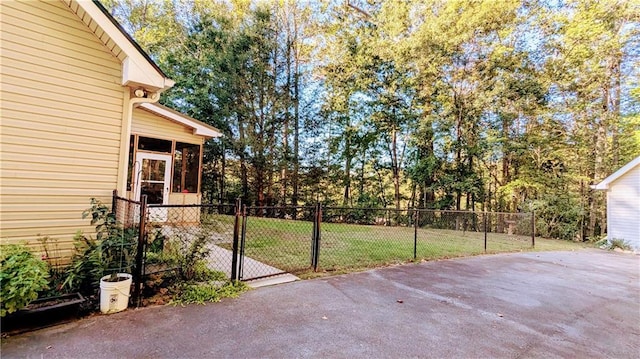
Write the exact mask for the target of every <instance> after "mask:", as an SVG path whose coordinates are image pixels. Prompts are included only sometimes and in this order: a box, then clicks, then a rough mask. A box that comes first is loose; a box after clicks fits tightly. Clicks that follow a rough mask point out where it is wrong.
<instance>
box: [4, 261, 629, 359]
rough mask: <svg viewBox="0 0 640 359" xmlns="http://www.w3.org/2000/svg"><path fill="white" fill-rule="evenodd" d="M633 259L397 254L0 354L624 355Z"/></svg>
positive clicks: (57, 332)
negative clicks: (380, 265) (378, 263)
mask: <svg viewBox="0 0 640 359" xmlns="http://www.w3.org/2000/svg"><path fill="white" fill-rule="evenodd" d="M639 272H640V257H639V256H637V255H630V254H618V253H611V252H604V251H598V250H585V251H577V252H547V253H519V254H503V255H493V256H479V257H473V258H466V259H457V260H444V261H435V262H426V263H422V264H418V265H413V264H409V265H403V266H397V267H391V268H384V269H378V270H372V271H368V272H363V273H356V274H350V275H343V276H336V277H330V278H322V279H315V280H307V281H297V282H293V283H287V284H282V285H278V286H271V287H265V288H260V289H256V290H253V291H250V292H248V293H245V294H244V295H242V296H241V297H240V298H237V299H228V300H224V301H223V302H221V303H216V304H209V305H206V306H198V305H192V306H187V307H184V308H182V307H171V306H163V307H154V308H145V309H139V310H129V311H126V312H123V313H118V314H114V315H109V316H100V315H98V316H94V317H89V318H86V319H83V320H80V321H77V322H74V323H71V324H67V325H62V326H58V327H53V328H48V329H44V330H40V331H36V332H32V333H26V334H22V335H19V336H15V337H10V338H7V339H4V340H3V343H2V358H3V359H4V358H416V357H420V358H424V357H433V358H604V357H613V358H637V357H638V354H639V353H640V278H639Z"/></svg>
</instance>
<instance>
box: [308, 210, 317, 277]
mask: <svg viewBox="0 0 640 359" xmlns="http://www.w3.org/2000/svg"><path fill="white" fill-rule="evenodd" d="M317 235H318V205H317V204H316V205H315V206H314V209H313V229H312V230H311V258H309V259H310V260H311V267H313V268H314V269H313V270H314V271H315V268H316V237H317Z"/></svg>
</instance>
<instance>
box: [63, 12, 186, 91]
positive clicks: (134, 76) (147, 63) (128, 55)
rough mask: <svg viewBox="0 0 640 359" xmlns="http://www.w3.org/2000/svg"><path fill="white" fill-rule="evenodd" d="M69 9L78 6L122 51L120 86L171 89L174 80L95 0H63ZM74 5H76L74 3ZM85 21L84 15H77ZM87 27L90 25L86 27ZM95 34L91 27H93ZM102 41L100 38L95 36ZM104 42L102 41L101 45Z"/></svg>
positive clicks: (160, 89) (158, 89)
mask: <svg viewBox="0 0 640 359" xmlns="http://www.w3.org/2000/svg"><path fill="white" fill-rule="evenodd" d="M65 2H66V3H67V4H68V5H69V7H70V8H71V10H74V8H76V10H74V12H76V13H78V10H77V8H78V7H79V8H81V9H82V10H83V11H84V12H85V13H86V14H87V15H88V16H89V17H90V18H91V19H92V20H93V21H94V22H95V23H96V24H97V26H98V27H99V28H100V29H102V31H104V32H105V33H106V34H107V36H108V38H109V39H110V40H111V41H113V42H114V43H115V44H116V45H117V46H118V47H119V48H120V49H121V50H122V52H123V53H124V54H125V58H124V60H123V61H122V85H123V86H129V87H137V86H140V87H144V88H145V89H146V90H148V91H152V92H156V91H158V92H162V91H164V90H167V89H169V88H171V87H172V86H173V85H174V84H175V82H174V81H173V80H171V79H169V78H167V77H166V75H165V74H163V73H162V71H161V70H160V69H159V68H158V67H157V66H156V65H155V64H154V63H153V62H152V61H151V60H150V59H149V58H148V57H146V56H145V55H144V54H143V52H142V51H141V49H139V48H138V47H137V46H136V45H135V44H134V42H133V40H132V39H131V38H129V37H128V36H126V35H125V34H124V33H123V31H122V30H121V29H120V28H119V27H118V25H116V23H115V22H114V21H113V20H112V18H111V17H110V16H109V15H108V14H106V13H105V10H104V8H103V7H102V5H100V4H99V3H98V2H97V1H95V0H93V1H92V0H65ZM76 4H77V7H76V6H74V5H76ZM81 19H82V20H83V21H86V19H85V18H84V16H82V17H81ZM90 28H91V27H90ZM93 31H94V33H95V31H96V30H95V29H94V30H93ZM99 38H100V40H101V41H103V43H104V42H105V39H104V38H101V37H99ZM105 45H106V44H105Z"/></svg>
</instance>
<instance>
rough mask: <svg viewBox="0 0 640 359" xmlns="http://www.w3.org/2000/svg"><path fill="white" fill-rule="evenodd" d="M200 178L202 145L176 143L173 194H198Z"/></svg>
mask: <svg viewBox="0 0 640 359" xmlns="http://www.w3.org/2000/svg"><path fill="white" fill-rule="evenodd" d="M199 178H200V145H194V144H191V143H182V142H176V152H175V154H174V157H173V192H179V193H197V192H198V180H199Z"/></svg>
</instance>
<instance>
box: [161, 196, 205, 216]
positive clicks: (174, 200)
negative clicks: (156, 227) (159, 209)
mask: <svg viewBox="0 0 640 359" xmlns="http://www.w3.org/2000/svg"><path fill="white" fill-rule="evenodd" d="M200 203H201V195H200V194H199V193H171V194H169V204H200ZM167 222H170V223H199V222H200V208H197V207H196V208H193V207H185V208H180V207H178V208H169V211H168V213H167Z"/></svg>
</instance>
